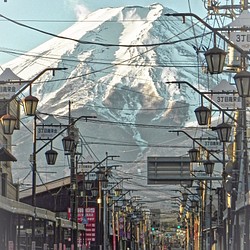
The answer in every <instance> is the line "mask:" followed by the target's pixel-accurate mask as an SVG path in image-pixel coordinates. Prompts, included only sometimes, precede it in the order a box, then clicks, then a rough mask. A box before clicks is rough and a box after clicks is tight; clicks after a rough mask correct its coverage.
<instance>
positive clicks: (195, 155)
mask: <svg viewBox="0 0 250 250" xmlns="http://www.w3.org/2000/svg"><path fill="white" fill-rule="evenodd" d="M188 155H189V158H190V161H191V162H198V161H199V160H200V150H199V149H197V148H191V149H190V150H189V151H188Z"/></svg>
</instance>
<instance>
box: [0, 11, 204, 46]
mask: <svg viewBox="0 0 250 250" xmlns="http://www.w3.org/2000/svg"><path fill="white" fill-rule="evenodd" d="M0 17H2V18H4V19H6V20H8V21H10V22H12V23H15V24H17V25H19V26H22V27H25V28H27V29H31V30H34V31H37V32H39V33H43V34H46V35H49V36H52V37H56V38H60V39H65V40H70V41H74V42H77V43H80V44H87V45H99V46H104V47H128V48H131V47H155V46H159V45H166V44H174V43H176V42H179V41H173V42H169V43H168V42H163V43H155V44H133V45H132V44H110V43H98V42H89V41H82V40H78V39H74V38H71V37H65V36H61V35H56V34H54V33H51V32H47V31H44V30H41V29H38V28H34V27H32V26H29V25H26V24H23V23H20V22H18V21H15V20H13V19H11V18H8V17H6V16H4V15H2V14H0ZM198 37H201V36H198ZM191 39H193V38H186V39H183V40H182V41H187V40H191Z"/></svg>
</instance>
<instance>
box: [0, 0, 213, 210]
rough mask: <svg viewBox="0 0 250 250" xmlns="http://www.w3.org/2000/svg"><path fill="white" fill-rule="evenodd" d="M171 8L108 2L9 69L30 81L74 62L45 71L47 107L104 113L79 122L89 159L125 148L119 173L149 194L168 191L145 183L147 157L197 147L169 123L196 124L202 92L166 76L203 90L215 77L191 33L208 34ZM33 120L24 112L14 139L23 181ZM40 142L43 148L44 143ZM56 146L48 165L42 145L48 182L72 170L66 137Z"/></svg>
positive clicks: (38, 86) (42, 95) (41, 86)
mask: <svg viewBox="0 0 250 250" xmlns="http://www.w3.org/2000/svg"><path fill="white" fill-rule="evenodd" d="M170 12H173V10H170V9H168V8H165V7H163V6H162V5H159V4H155V5H152V6H150V7H140V6H131V7H123V8H107V9H100V10H98V11H95V12H93V13H91V14H89V15H88V16H87V17H86V18H85V19H84V20H83V21H81V22H77V23H75V24H74V25H72V26H71V27H70V28H68V29H67V30H65V31H64V32H62V33H61V34H60V35H58V36H55V37H53V38H52V39H51V40H49V41H47V42H46V43H44V44H42V45H40V46H39V47H37V48H35V49H33V50H31V51H30V52H28V53H27V54H25V55H23V56H20V57H19V58H17V59H15V60H13V61H11V62H9V63H7V64H5V65H3V66H2V67H3V68H7V67H9V68H11V69H12V70H13V72H15V73H16V74H17V75H18V76H20V77H21V78H22V79H32V78H33V77H34V76H36V75H37V74H38V73H39V72H41V71H42V70H44V69H45V68H48V67H66V68H67V69H66V70H62V71H56V72H55V75H53V74H52V73H51V72H47V73H46V74H44V75H42V76H41V77H40V78H39V80H37V81H36V82H35V84H33V87H32V94H33V95H35V96H36V97H38V98H39V100H40V102H39V108H38V109H39V111H40V112H42V113H48V114H54V115H55V116H56V119H58V120H59V121H61V122H64V123H65V124H67V122H68V121H67V116H68V113H69V102H71V115H72V116H73V117H75V118H76V117H79V116H81V115H86V116H88V115H91V116H93V115H94V116H96V117H97V118H96V119H92V120H91V121H88V122H86V121H82V120H80V121H78V122H77V123H76V126H77V127H78V128H79V130H80V134H81V136H82V138H83V139H82V140H83V144H84V147H83V151H82V152H83V161H84V158H88V157H90V156H91V157H92V158H93V159H94V160H95V161H98V160H102V159H103V158H105V156H106V152H108V154H109V155H119V158H117V159H116V160H117V161H116V163H117V164H119V165H121V167H119V168H117V169H116V174H117V175H119V176H122V177H134V178H133V179H131V180H130V181H128V183H130V184H129V185H130V186H131V187H132V188H135V189H138V190H139V189H140V190H143V191H141V193H142V197H144V198H145V199H147V198H148V196H149V193H150V195H151V196H152V197H156V196H157V197H158V198H159V199H162V200H163V198H162V197H164V196H165V194H164V192H165V191H164V189H162V188H160V189H159V187H150V192H149V191H148V190H147V189H149V188H148V187H146V165H147V162H146V160H147V156H173V155H175V156H178V155H183V154H185V152H186V151H187V148H188V147H190V146H191V145H192V143H191V142H190V141H188V140H187V138H185V136H179V137H177V136H176V134H173V133H169V132H168V130H171V129H176V128H181V127H184V126H185V125H186V124H187V123H189V122H193V121H195V119H194V112H193V110H194V108H195V107H197V105H198V103H199V98H200V97H199V96H198V95H197V94H196V93H194V92H193V91H192V90H191V89H190V88H188V87H187V86H184V85H183V86H181V88H178V86H177V85H176V84H166V83H165V82H166V81H175V80H184V81H188V82H190V83H192V84H194V85H195V86H198V84H199V87H202V86H204V87H207V82H208V80H207V75H206V74H203V73H202V72H201V69H200V68H199V67H198V60H199V61H200V60H203V58H202V55H200V54H199V55H197V53H196V50H195V49H194V48H195V46H196V44H195V43H197V44H201V39H202V38H197V39H196V40H194V39H188V38H191V37H194V36H195V35H196V34H202V29H201V28H199V27H197V26H195V27H194V28H191V26H190V23H189V22H188V21H187V22H186V23H182V21H181V19H179V18H176V17H175V18H173V17H166V16H164V14H166V13H170ZM194 29H195V30H194ZM176 34H178V35H176ZM31 39H32V38H31ZM204 43H206V41H203V44H204ZM210 84H213V82H210ZM41 117H44V116H43V115H41ZM32 121H33V120H32V118H27V117H23V118H22V122H23V124H25V126H21V127H22V128H21V131H15V134H14V138H13V144H15V145H16V146H15V147H14V148H13V154H14V155H15V157H16V158H17V159H18V161H17V163H15V164H14V166H13V176H14V179H15V180H18V179H19V180H20V181H22V180H23V178H25V181H24V182H29V181H28V180H29V179H30V175H29V172H30V170H31V167H30V163H29V155H30V154H31V153H32V135H31V133H30V131H28V130H27V128H26V126H27V127H29V128H30V129H31V130H32ZM61 138H62V137H61ZM37 144H38V148H39V146H40V145H42V142H40V141H39V142H38V143H37ZM175 145H179V146H178V147H175ZM53 146H54V147H55V148H56V150H57V151H58V152H59V151H60V153H59V156H58V157H59V159H58V160H57V163H56V166H49V167H48V166H45V158H44V155H43V152H44V151H42V152H39V156H38V158H39V159H38V173H39V179H40V178H41V179H42V180H43V182H46V181H48V180H52V179H55V178H60V177H62V176H64V175H67V174H68V173H69V167H68V162H67V157H66V156H64V155H63V151H62V146H61V141H60V140H57V141H55V142H54V143H53ZM185 147H187V148H186V149H185ZM48 149H49V147H48V148H46V149H45V150H48ZM112 163H114V162H112ZM45 170H46V171H45ZM44 172H46V173H44ZM48 172H50V173H48ZM145 187H146V188H145ZM168 203H169V202H168ZM157 205H159V204H157ZM161 206H162V207H164V204H161Z"/></svg>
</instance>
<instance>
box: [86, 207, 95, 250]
mask: <svg viewBox="0 0 250 250" xmlns="http://www.w3.org/2000/svg"><path fill="white" fill-rule="evenodd" d="M85 217H86V218H87V220H88V224H86V225H85V227H86V229H85V230H86V231H85V244H86V246H87V247H89V246H90V242H91V241H94V242H95V241H96V226H95V225H96V208H95V207H87V208H85Z"/></svg>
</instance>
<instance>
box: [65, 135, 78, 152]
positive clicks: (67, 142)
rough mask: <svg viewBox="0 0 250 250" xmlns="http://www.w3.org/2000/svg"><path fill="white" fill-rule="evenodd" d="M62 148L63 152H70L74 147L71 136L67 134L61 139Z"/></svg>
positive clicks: (73, 140)
mask: <svg viewBox="0 0 250 250" xmlns="http://www.w3.org/2000/svg"><path fill="white" fill-rule="evenodd" d="M62 144H63V149H64V151H65V152H70V151H72V149H73V148H74V147H75V139H74V137H73V136H71V135H68V136H65V137H63V139H62Z"/></svg>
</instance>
